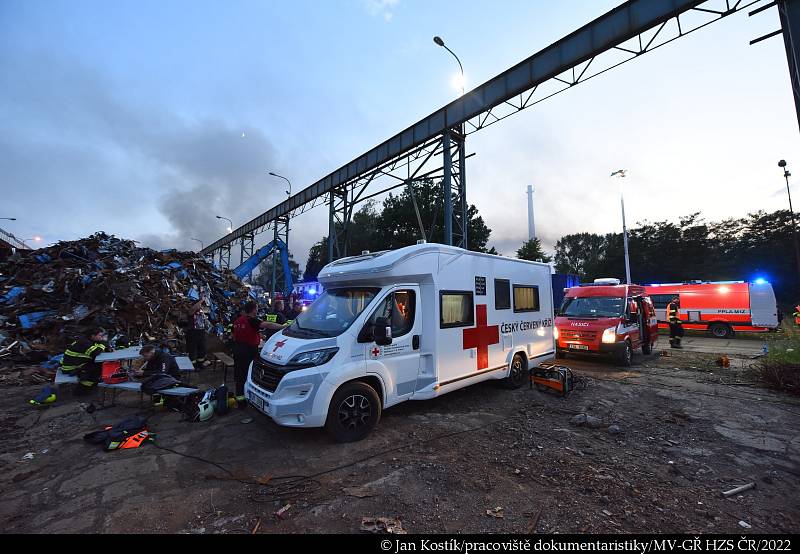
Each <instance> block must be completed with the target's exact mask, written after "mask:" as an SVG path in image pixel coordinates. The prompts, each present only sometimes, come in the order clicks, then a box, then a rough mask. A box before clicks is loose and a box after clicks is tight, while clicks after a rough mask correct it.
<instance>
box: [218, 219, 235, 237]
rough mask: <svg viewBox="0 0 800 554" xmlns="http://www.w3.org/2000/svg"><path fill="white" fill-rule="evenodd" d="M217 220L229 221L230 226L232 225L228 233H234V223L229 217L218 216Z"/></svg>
mask: <svg viewBox="0 0 800 554" xmlns="http://www.w3.org/2000/svg"><path fill="white" fill-rule="evenodd" d="M217 219H224V220H225V221H227V222H228V223H229V224H230V225H228V232H229V233H233V221H231V220H230V219H228V218H227V217H222V216H221V215H218V216H217Z"/></svg>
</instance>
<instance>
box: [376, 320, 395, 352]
mask: <svg viewBox="0 0 800 554" xmlns="http://www.w3.org/2000/svg"><path fill="white" fill-rule="evenodd" d="M372 338H373V340H374V341H375V344H377V345H378V346H387V345H389V344H392V326H391V325H389V320H387V319H386V318H385V317H379V318H377V319H376V320H375V327H374V328H373V329H372Z"/></svg>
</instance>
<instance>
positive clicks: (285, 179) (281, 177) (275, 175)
mask: <svg viewBox="0 0 800 554" xmlns="http://www.w3.org/2000/svg"><path fill="white" fill-rule="evenodd" d="M269 174H270V175H272V176H273V177H277V178H278V179H283V180H284V181H286V182H287V183H289V190H287V191H286V194H288V195H289V196H291V195H292V182H291V181H290V180H289V179H287V178H286V177H284V176H283V175H278V174H277V173H273V172H271V171H270V172H269Z"/></svg>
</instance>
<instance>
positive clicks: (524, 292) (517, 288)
mask: <svg viewBox="0 0 800 554" xmlns="http://www.w3.org/2000/svg"><path fill="white" fill-rule="evenodd" d="M514 311H515V312H538V311H539V287H537V286H533V285H514Z"/></svg>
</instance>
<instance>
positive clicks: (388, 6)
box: [362, 0, 400, 23]
mask: <svg viewBox="0 0 800 554" xmlns="http://www.w3.org/2000/svg"><path fill="white" fill-rule="evenodd" d="M362 2H363V4H364V7H365V8H366V10H367V11H368V12H369V14H370V15H371V16H373V17H377V16H382V17H383V20H384V21H385V22H386V23H391V22H392V19H394V10H395V8H397V6H398V5H399V4H400V0H362Z"/></svg>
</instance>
